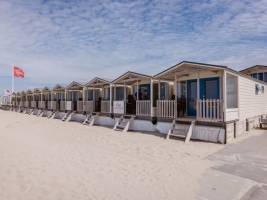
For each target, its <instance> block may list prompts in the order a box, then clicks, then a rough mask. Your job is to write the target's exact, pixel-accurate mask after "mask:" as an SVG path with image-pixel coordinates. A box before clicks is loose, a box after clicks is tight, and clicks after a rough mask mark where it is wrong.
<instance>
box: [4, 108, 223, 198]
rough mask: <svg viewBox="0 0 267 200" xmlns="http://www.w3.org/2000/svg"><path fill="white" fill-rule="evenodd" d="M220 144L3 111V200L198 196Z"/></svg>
mask: <svg viewBox="0 0 267 200" xmlns="http://www.w3.org/2000/svg"><path fill="white" fill-rule="evenodd" d="M222 148H223V145H219V144H212V143H205V142H191V143H190V144H184V143H183V141H179V140H165V139H164V138H162V137H159V136H155V135H150V134H144V133H136V132H130V133H127V134H123V133H120V132H115V131H113V130H111V129H109V128H105V127H97V126H94V127H88V126H84V125H81V124H79V123H75V122H62V121H60V120H55V119H47V118H41V117H36V116H30V115H25V114H20V113H15V112H8V111H2V110H1V111H0V180H1V181H0V199H3V200H17V199H21V200H24V199H25V200H36V199H38V200H42V199H45V200H52V199H53V200H54V199H62V200H63V199H64V200H68V199H76V200H79V199H83V200H84V199H114V200H118V199H123V200H126V199H196V195H197V191H198V189H199V179H200V177H201V176H202V175H203V173H204V172H205V170H206V169H208V168H210V167H211V165H212V163H211V161H209V160H208V159H206V157H207V156H208V155H210V154H212V153H214V152H216V151H218V150H219V149H222Z"/></svg>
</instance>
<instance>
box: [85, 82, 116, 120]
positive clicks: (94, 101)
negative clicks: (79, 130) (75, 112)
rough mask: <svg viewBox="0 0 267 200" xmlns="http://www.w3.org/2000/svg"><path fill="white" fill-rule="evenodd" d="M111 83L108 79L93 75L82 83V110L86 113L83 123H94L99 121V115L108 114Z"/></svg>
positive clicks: (110, 100)
mask: <svg viewBox="0 0 267 200" xmlns="http://www.w3.org/2000/svg"><path fill="white" fill-rule="evenodd" d="M110 87H111V83H110V81H108V80H105V79H102V78H99V77H95V78H93V79H92V80H90V81H89V82H88V83H86V84H85V85H84V89H83V96H84V98H83V99H84V102H83V111H84V113H85V114H86V115H87V118H86V120H85V121H84V124H89V125H94V124H95V122H96V118H97V122H98V123H100V121H101V118H103V117H100V115H101V116H110V113H111V112H110V111H111V105H112V98H110V97H111V96H112V94H111V90H110Z"/></svg>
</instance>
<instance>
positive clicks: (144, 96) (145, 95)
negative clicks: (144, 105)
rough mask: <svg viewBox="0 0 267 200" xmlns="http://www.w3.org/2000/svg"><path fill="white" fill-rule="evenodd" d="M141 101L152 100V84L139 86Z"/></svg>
mask: <svg viewBox="0 0 267 200" xmlns="http://www.w3.org/2000/svg"><path fill="white" fill-rule="evenodd" d="M139 99H140V100H149V99H150V84H143V85H140V86H139Z"/></svg>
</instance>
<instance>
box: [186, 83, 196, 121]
mask: <svg viewBox="0 0 267 200" xmlns="http://www.w3.org/2000/svg"><path fill="white" fill-rule="evenodd" d="M186 101H187V115H188V116H196V103H197V80H196V79H194V80H188V81H187V100H186Z"/></svg>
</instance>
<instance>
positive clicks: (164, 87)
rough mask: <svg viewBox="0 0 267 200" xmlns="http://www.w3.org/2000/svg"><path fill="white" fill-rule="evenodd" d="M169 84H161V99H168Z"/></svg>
mask: <svg viewBox="0 0 267 200" xmlns="http://www.w3.org/2000/svg"><path fill="white" fill-rule="evenodd" d="M168 91H169V84H168V83H160V99H168Z"/></svg>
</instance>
